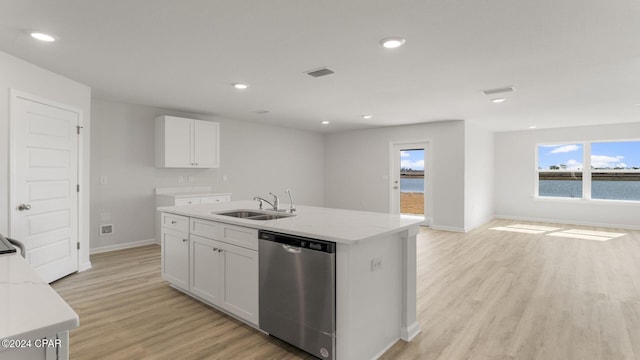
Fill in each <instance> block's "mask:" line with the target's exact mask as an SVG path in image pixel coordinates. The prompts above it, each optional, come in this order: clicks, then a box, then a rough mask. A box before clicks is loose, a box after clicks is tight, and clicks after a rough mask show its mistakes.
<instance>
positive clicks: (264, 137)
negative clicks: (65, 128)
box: [91, 99, 324, 248]
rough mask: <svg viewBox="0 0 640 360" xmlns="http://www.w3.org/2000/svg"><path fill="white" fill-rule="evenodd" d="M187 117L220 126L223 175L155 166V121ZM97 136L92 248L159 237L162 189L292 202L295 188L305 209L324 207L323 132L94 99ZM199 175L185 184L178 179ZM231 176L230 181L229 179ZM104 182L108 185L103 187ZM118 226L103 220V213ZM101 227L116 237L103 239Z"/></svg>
mask: <svg viewBox="0 0 640 360" xmlns="http://www.w3.org/2000/svg"><path fill="white" fill-rule="evenodd" d="M158 115H175V116H184V117H190V118H196V119H202V120H213V121H218V122H220V127H221V157H220V159H221V165H220V168H219V169H159V168H155V163H154V118H155V117H156V116H158ZM92 121H93V130H92V132H91V142H92V145H91V146H92V148H91V150H92V158H91V182H92V192H91V247H92V248H103V247H109V246H121V245H122V244H126V243H130V242H136V241H145V240H149V239H152V238H153V237H154V221H155V220H154V219H155V218H154V214H155V212H154V209H155V197H154V189H155V188H156V187H174V186H202V185H210V186H212V187H213V190H214V191H216V192H231V193H232V194H233V195H232V200H244V199H251V198H253V196H256V195H260V196H263V197H266V198H268V197H269V196H268V194H269V192H270V191H272V192H274V193H277V194H279V195H281V199H282V201H283V203H287V202H288V199H287V198H286V196H285V189H286V188H291V191H292V193H293V196H294V200H295V202H296V203H297V204H303V205H316V206H321V205H323V198H324V194H323V189H324V185H323V175H322V174H323V169H322V167H323V163H324V147H323V137H322V135H321V134H318V133H312V132H305V131H299V130H293V129H287V128H282V127H275V126H266V125H261V124H255V123H248V122H241V121H232V120H227V119H221V118H214V117H208V116H202V115H195V114H187V113H180V112H176V111H171V110H166V109H159V108H152V107H147V106H140V105H129V104H123V103H115V102H110V101H104V100H97V99H94V101H93V103H92ZM179 175H182V176H185V178H186V177H187V176H189V175H192V176H193V177H194V180H195V181H194V182H193V183H182V184H180V183H178V176H179ZM223 175H226V176H227V177H228V181H227V182H224V181H223V179H222V177H223ZM100 176H107V178H108V184H106V185H100ZM101 213H108V214H110V217H111V220H109V221H101V220H100V214H101ZM101 223H112V224H114V228H115V233H114V234H113V235H108V236H99V235H98V227H99V224H101Z"/></svg>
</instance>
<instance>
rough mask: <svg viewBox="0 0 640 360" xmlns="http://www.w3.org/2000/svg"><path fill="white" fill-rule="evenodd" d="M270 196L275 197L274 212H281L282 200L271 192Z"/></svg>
mask: <svg viewBox="0 0 640 360" xmlns="http://www.w3.org/2000/svg"><path fill="white" fill-rule="evenodd" d="M269 194H271V196H273V205H271V206H273V210H275V211H278V210H280V199H278V196H277V195H276V194H274V193H272V192H269Z"/></svg>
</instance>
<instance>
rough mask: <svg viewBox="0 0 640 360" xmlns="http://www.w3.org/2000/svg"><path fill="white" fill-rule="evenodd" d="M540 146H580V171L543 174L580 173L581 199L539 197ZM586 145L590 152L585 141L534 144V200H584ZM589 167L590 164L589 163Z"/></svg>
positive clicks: (559, 171)
mask: <svg viewBox="0 0 640 360" xmlns="http://www.w3.org/2000/svg"><path fill="white" fill-rule="evenodd" d="M541 145H546V146H558V145H582V170H574V171H567V170H562V169H559V170H544V172H557V173H566V172H580V173H582V196H581V197H567V196H540V172H542V170H540V169H539V164H540V152H539V149H540V146H541ZM587 145H588V146H589V150H591V146H590V144H588V143H587V142H585V141H561V142H542V143H536V144H535V164H534V165H535V177H536V178H535V181H534V184H535V186H534V193H533V197H534V198H535V199H544V200H548V199H551V200H561V201H580V200H584V199H585V197H584V196H585V169H586V167H587V164H586V161H585V160H586V157H587V156H586V155H585V154H586V153H587V152H586V148H587ZM589 165H590V163H589ZM589 191H591V184H589Z"/></svg>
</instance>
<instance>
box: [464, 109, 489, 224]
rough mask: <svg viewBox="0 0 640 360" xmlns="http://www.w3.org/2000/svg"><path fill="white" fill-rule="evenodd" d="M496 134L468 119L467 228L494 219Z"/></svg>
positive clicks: (466, 156) (466, 158)
mask: <svg viewBox="0 0 640 360" xmlns="http://www.w3.org/2000/svg"><path fill="white" fill-rule="evenodd" d="M494 156H495V155H494V139H493V133H492V132H491V131H489V130H487V129H485V128H483V127H480V126H477V125H475V124H473V123H471V122H468V121H467V122H465V173H464V177H465V185H464V188H465V191H464V202H465V216H464V219H465V220H464V225H465V230H466V231H469V230H471V229H473V228H475V227H478V226H480V225H482V224H484V223H486V222H488V221H490V220H491V219H493V214H494V206H493V198H494V194H493V182H494V166H493V163H494Z"/></svg>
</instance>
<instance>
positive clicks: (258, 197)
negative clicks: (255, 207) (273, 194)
mask: <svg viewBox="0 0 640 360" xmlns="http://www.w3.org/2000/svg"><path fill="white" fill-rule="evenodd" d="M253 200H258V201H259V202H260V209H262V203H267V204H269V205H271V207H273V204H272V203H271V202H270V201H269V200H265V199H263V198H261V197H260V196H254V197H253Z"/></svg>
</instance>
